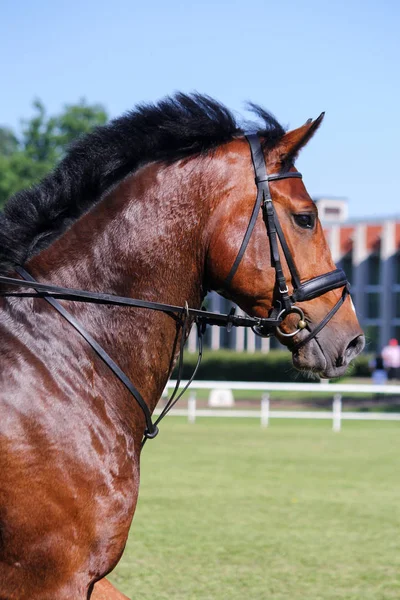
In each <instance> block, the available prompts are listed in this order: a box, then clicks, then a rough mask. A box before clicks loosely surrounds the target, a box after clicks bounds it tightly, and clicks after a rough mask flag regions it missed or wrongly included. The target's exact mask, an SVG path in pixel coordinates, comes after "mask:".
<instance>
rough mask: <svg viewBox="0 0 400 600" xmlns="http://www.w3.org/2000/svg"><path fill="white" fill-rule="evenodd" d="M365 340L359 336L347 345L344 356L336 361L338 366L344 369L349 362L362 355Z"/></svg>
mask: <svg viewBox="0 0 400 600" xmlns="http://www.w3.org/2000/svg"><path fill="white" fill-rule="evenodd" d="M364 345H365V338H364V336H363V335H358V336H357V337H355V338H354V339H352V340H351V342H350V343H349V344H348V345H347V348H346V350H345V351H344V352H343V354H342V356H339V357H338V358H337V359H336V366H337V367H342V366H344V365H348V364H349V362H350V361H351V360H352V359H353V358H355V357H356V356H357V355H358V354H360V352H361V350H362V349H363V348H364Z"/></svg>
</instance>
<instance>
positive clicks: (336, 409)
mask: <svg viewBox="0 0 400 600" xmlns="http://www.w3.org/2000/svg"><path fill="white" fill-rule="evenodd" d="M332 411H333V426H332V428H333V431H340V430H341V428H342V395H341V394H335V395H334V397H333V404H332Z"/></svg>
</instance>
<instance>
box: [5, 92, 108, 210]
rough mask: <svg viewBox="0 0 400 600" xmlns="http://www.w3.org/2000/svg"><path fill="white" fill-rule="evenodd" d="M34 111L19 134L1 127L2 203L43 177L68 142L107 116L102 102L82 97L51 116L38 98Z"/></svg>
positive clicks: (64, 150) (52, 166)
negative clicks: (97, 102)
mask: <svg viewBox="0 0 400 600" xmlns="http://www.w3.org/2000/svg"><path fill="white" fill-rule="evenodd" d="M33 107H34V115H33V117H32V118H31V119H29V120H24V121H23V122H22V129H21V134H20V136H18V135H17V134H16V133H14V132H13V131H12V130H11V129H9V128H7V127H0V206H1V205H2V204H4V202H5V201H6V200H7V198H9V197H10V196H11V195H12V194H15V193H16V192H18V191H19V190H22V189H24V188H27V187H30V186H32V185H34V184H35V183H37V182H38V181H40V180H41V179H42V178H43V177H44V176H45V175H46V174H47V173H48V172H49V171H51V170H52V169H53V168H54V167H55V165H56V164H57V162H58V161H59V160H60V159H61V158H62V157H63V156H64V154H65V152H66V149H67V148H68V146H69V145H70V144H71V143H72V142H73V141H74V140H76V139H77V138H78V137H79V136H81V135H83V134H85V133H88V132H89V131H91V130H92V129H93V128H94V127H96V126H98V125H104V124H105V123H106V122H107V120H108V115H107V112H106V110H105V109H104V107H103V106H102V105H101V104H92V105H90V104H87V102H86V101H85V100H83V99H82V100H80V102H79V103H77V104H69V105H66V106H65V107H64V110H63V111H62V112H61V113H60V114H58V115H55V116H48V115H47V113H46V109H45V107H44V105H43V103H42V102H41V101H40V100H35V101H34V103H33Z"/></svg>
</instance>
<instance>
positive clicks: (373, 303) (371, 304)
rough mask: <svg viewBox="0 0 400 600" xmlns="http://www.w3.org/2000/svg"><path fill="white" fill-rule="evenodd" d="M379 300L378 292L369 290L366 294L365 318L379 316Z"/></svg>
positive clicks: (376, 317)
mask: <svg viewBox="0 0 400 600" xmlns="http://www.w3.org/2000/svg"><path fill="white" fill-rule="evenodd" d="M379 300H380V294H378V293H377V292H370V293H369V294H367V318H368V319H378V318H379V309H380V306H379Z"/></svg>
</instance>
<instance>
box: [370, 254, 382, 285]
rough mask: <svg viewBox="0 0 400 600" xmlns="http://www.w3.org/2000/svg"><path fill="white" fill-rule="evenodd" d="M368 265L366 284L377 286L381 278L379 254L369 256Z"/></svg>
mask: <svg viewBox="0 0 400 600" xmlns="http://www.w3.org/2000/svg"><path fill="white" fill-rule="evenodd" d="M367 265H368V275H367V277H368V283H369V284H370V285H378V284H379V282H380V276H381V259H380V256H379V254H371V256H369V257H368V260H367Z"/></svg>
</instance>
